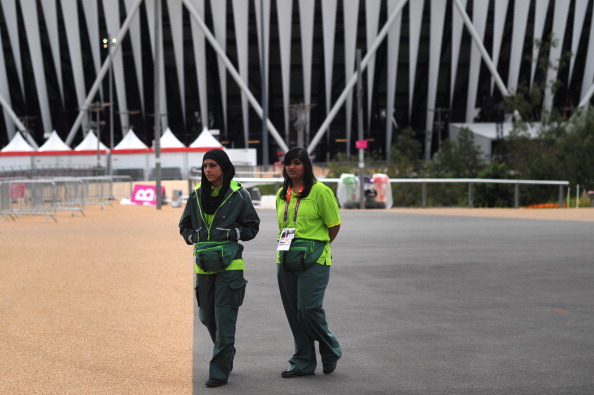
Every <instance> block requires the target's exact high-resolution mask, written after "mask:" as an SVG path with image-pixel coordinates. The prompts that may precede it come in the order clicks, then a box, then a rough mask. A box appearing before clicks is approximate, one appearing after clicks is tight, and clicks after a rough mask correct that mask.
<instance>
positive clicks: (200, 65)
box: [190, 0, 210, 130]
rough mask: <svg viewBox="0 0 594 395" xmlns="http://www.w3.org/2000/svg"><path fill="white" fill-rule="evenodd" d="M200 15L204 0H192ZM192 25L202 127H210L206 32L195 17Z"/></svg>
mask: <svg viewBox="0 0 594 395" xmlns="http://www.w3.org/2000/svg"><path fill="white" fill-rule="evenodd" d="M191 2H192V6H193V7H194V9H195V10H196V12H197V13H198V15H199V16H200V17H201V18H202V19H204V0H191ZM190 20H191V26H192V41H193V44H194V61H195V62H196V78H197V80H198V97H199V98H200V119H201V121H202V129H203V130H204V129H208V128H209V127H210V125H209V119H208V86H207V78H206V77H207V75H206V43H205V38H204V32H203V31H202V29H201V28H200V26H198V23H197V22H196V21H195V20H194V18H190Z"/></svg>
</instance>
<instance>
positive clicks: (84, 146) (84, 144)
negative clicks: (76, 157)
mask: <svg viewBox="0 0 594 395" xmlns="http://www.w3.org/2000/svg"><path fill="white" fill-rule="evenodd" d="M99 149H100V150H106V149H107V147H106V146H105V144H103V143H99ZM75 150H76V151H97V136H95V133H94V132H93V131H92V130H91V131H89V133H87V136H86V137H85V138H84V139H83V141H81V143H80V144H79V145H77V146H76V148H75Z"/></svg>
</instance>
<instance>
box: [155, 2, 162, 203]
mask: <svg viewBox="0 0 594 395" xmlns="http://www.w3.org/2000/svg"><path fill="white" fill-rule="evenodd" d="M160 24H161V0H155V50H154V54H155V56H154V59H155V60H154V67H153V69H154V75H153V78H154V85H153V86H154V87H155V88H154V89H155V141H154V142H153V147H154V149H155V188H156V193H157V210H161V204H162V202H161V200H162V196H161V116H160V114H161V108H160V107H161V100H160V94H161V92H160V89H159V83H160V81H159V71H160V69H159V65H160V56H161V54H160V47H161V45H160V43H161V29H160Z"/></svg>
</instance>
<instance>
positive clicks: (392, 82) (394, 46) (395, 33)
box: [386, 0, 402, 159]
mask: <svg viewBox="0 0 594 395" xmlns="http://www.w3.org/2000/svg"><path fill="white" fill-rule="evenodd" d="M397 3H398V0H388V14H389V15H391V14H392V12H394V10H395V9H396V5H397ZM401 27H402V14H399V15H398V17H397V19H396V21H395V22H394V24H393V25H392V26H390V31H389V33H388V68H387V70H386V72H387V80H388V86H387V87H386V94H387V96H388V97H387V98H386V158H387V159H389V158H390V149H391V148H392V130H393V127H394V126H396V125H393V124H392V120H393V119H395V115H394V113H393V109H394V98H395V96H396V76H397V75H398V54H399V51H400V29H401Z"/></svg>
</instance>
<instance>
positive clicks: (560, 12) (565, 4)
mask: <svg viewBox="0 0 594 395" xmlns="http://www.w3.org/2000/svg"><path fill="white" fill-rule="evenodd" d="M570 4H571V3H570V2H569V1H556V2H555V13H554V17H553V37H554V39H555V40H559V41H558V44H557V45H556V46H551V49H550V50H549V64H550V66H549V68H548V69H547V79H546V81H547V85H546V87H545V95H544V101H543V111H544V114H543V115H545V116H546V113H548V112H550V111H551V107H552V106H553V91H552V86H551V85H552V84H553V83H554V81H555V80H556V79H557V74H558V63H559V58H560V57H561V50H562V49H563V40H564V38H565V28H566V26H567V17H568V16H569V6H570Z"/></svg>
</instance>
